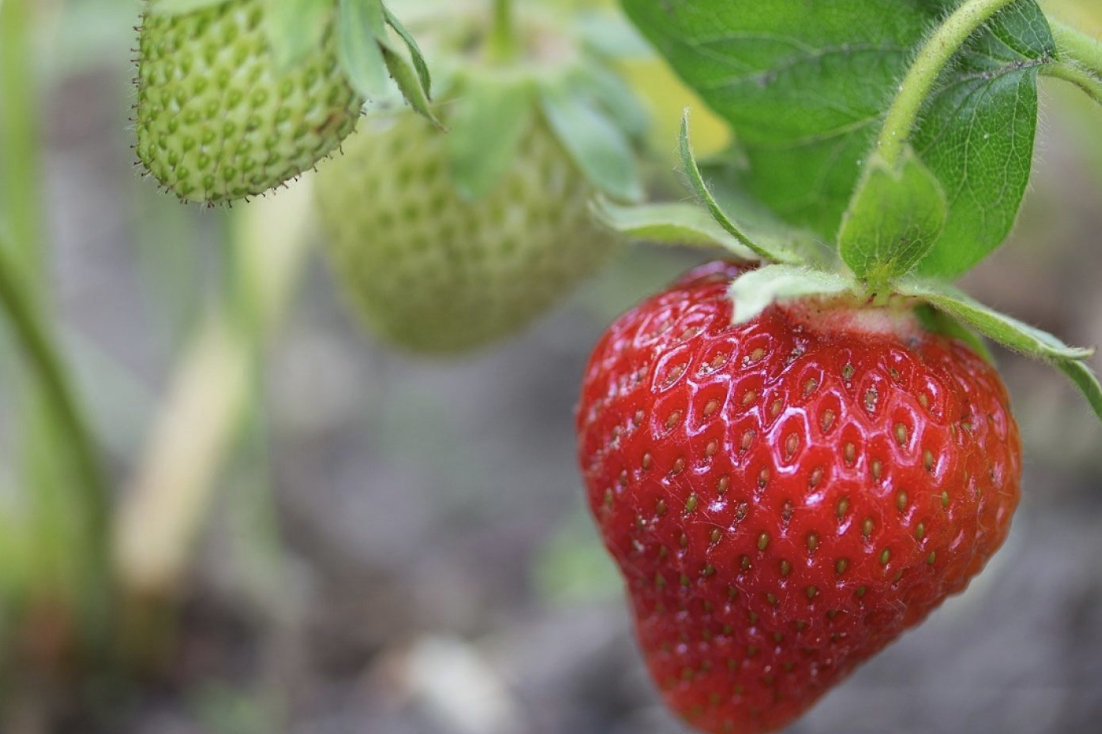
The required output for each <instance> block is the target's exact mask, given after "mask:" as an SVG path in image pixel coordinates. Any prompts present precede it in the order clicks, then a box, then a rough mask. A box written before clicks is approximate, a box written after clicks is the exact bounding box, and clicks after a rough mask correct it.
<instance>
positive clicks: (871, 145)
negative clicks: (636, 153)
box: [598, 0, 1102, 418]
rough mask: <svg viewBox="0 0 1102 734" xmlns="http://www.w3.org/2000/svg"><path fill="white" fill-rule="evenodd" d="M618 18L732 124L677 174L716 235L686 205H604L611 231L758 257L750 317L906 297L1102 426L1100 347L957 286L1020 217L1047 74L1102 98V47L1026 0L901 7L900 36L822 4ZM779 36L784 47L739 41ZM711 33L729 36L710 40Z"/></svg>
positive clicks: (684, 143)
mask: <svg viewBox="0 0 1102 734" xmlns="http://www.w3.org/2000/svg"><path fill="white" fill-rule="evenodd" d="M624 5H625V8H626V9H627V11H628V13H629V15H631V17H632V19H633V20H634V21H635V22H636V24H637V25H638V26H639V27H640V29H641V30H643V32H644V33H645V34H646V35H647V36H648V38H649V40H651V42H652V43H654V44H655V45H656V46H657V47H658V49H659V50H660V51H661V52H662V53H663V54H664V55H665V56H666V57H667V58H668V59H669V60H670V62H671V63H672V64H673V66H674V67H675V68H676V69H677V70H678V72H679V73H680V74H681V75H682V77H683V78H685V79H686V81H688V82H689V83H690V85H691V86H693V87H694V88H695V89H696V91H697V92H699V93H700V94H701V95H702V96H703V97H704V98H705V100H706V101H707V102H708V103H709V104H710V105H711V106H712V107H713V108H714V109H715V110H716V111H717V112H719V113H720V114H721V115H722V116H723V117H725V118H726V119H727V121H728V122H729V123H731V125H732V127H733V129H734V132H735V134H736V135H737V137H738V144H737V145H736V149H735V150H734V151H732V153H733V155H731V154H728V155H726V156H725V159H724V160H719V161H713V162H710V163H707V164H705V165H703V166H702V165H701V164H700V163H698V161H696V160H695V158H694V156H693V153H692V149H691V145H690V143H689V134H688V120H687V116H686V120H685V123H684V124H683V126H682V134H681V149H682V160H683V164H684V165H683V167H684V172H685V175H686V178H687V180H688V183H689V185H690V187H691V189H692V190H693V191H694V192H695V194H696V195H697V198H698V199H699V200H700V202H701V203H702V204H703V207H704V209H705V210H706V211H707V214H708V215H709V216H710V218H711V220H712V223H711V224H707V223H704V222H703V221H702V214H703V213H704V212H702V211H701V209H700V208H699V207H691V206H689V205H684V204H648V205H644V206H642V207H622V206H615V205H610V204H608V203H607V202H604V203H599V204H598V212H599V214H600V216H601V218H602V220H603V221H604V222H605V223H606V224H607V225H608V226H611V227H613V228H615V229H617V230H619V231H621V232H624V233H627V234H629V235H631V236H634V237H637V238H645V239H648V240H659V241H663V242H670V243H674V242H677V241H680V242H682V243H685V244H690V245H695V246H700V245H710V246H716V247H719V248H721V249H723V250H724V251H725V252H726V253H727V254H728V256H729V257H733V258H734V259H737V260H741V261H747V262H758V263H762V265H761V266H760V267H758V268H757V269H755V270H751V271H749V272H747V273H746V274H744V275H743V276H741V277H739V278H738V279H737V280H736V281H735V282H734V283H733V284H732V286H731V297H732V299H733V300H734V302H735V306H736V308H735V318H736V319H737V320H739V321H746V320H749V319H752V318H754V317H756V316H757V315H758V314H760V313H761V312H762V311H763V310H764V309H765V308H768V307H769V306H770V305H771V304H773V303H777V302H783V301H790V300H801V299H807V298H822V299H827V300H832V301H837V300H838V299H841V301H849V302H851V303H855V304H859V307H870V308H882V307H884V306H886V305H887V304H889V303H895V304H898V303H899V302H903V303H906V304H910V305H909V308H911V309H914V310H916V311H918V312H921V313H923V314H925V315H926V316H927V318H925V319H924V321H925V323H926V324H927V325H928V326H929V327H930V328H935V329H937V330H938V331H942V332H945V333H951V334H953V335H955V336H958V337H961V338H965V339H966V340H968V341H971V342H972V343H973V344H980V343H981V342H980V341H979V339H978V338H977V337H976V336H975V335H981V336H982V337H986V338H988V339H991V340H993V341H995V342H998V343H999V344H1001V345H1003V346H1004V347H1006V348H1008V349H1011V350H1014V351H1017V352H1020V353H1022V354H1025V355H1028V356H1031V357H1035V358H1038V359H1041V360H1043V361H1047V362H1049V363H1050V364H1052V365H1053V366H1055V367H1057V368H1058V369H1060V370H1061V371H1062V372H1064V373H1065V374H1066V375H1067V376H1068V377H1069V378H1070V379H1072V381H1073V382H1074V383H1075V385H1076V386H1077V387H1078V388H1079V389H1080V391H1081V392H1082V393H1083V394H1084V396H1085V397H1086V398H1087V400H1088V402H1089V403H1090V405H1091V406H1092V408H1093V409H1094V410H1095V411H1096V412H1097V413H1098V415H1099V417H1100V418H1102V386H1100V384H1099V381H1098V379H1097V377H1096V376H1095V375H1094V374H1093V372H1092V371H1091V369H1090V368H1089V366H1088V364H1087V361H1086V360H1088V359H1089V358H1091V356H1092V355H1093V353H1094V352H1093V350H1087V349H1080V348H1075V347H1070V346H1068V345H1066V344H1064V343H1063V342H1062V341H1060V340H1059V339H1057V338H1056V337H1054V336H1052V335H1051V334H1047V333H1045V332H1043V331H1040V330H1038V329H1035V328H1034V327H1032V326H1030V325H1028V324H1025V323H1022V322H1021V321H1018V320H1016V319H1014V318H1012V317H1010V316H1006V315H1005V314H1001V313H999V312H997V311H995V310H993V309H990V308H988V307H986V306H984V305H983V304H980V303H978V302H976V301H975V300H973V299H971V298H969V297H968V296H966V295H965V294H964V293H962V292H961V291H959V290H958V289H956V288H954V287H952V286H950V285H949V284H948V281H950V280H952V279H955V278H956V277H957V276H959V275H961V274H962V273H963V272H965V271H966V270H967V269H969V268H970V267H972V266H973V265H974V264H976V263H977V262H979V260H981V259H982V258H983V257H985V256H986V255H987V254H988V253H990V252H991V251H993V250H994V249H995V248H996V247H997V246H998V245H999V244H1001V242H1002V241H1003V239H1004V238H1005V237H1006V235H1007V233H1008V232H1009V229H1010V227H1011V226H1012V225H1013V223H1014V220H1015V218H1016V216H1017V212H1018V208H1019V206H1020V202H1021V198H1022V195H1023V193H1024V190H1025V186H1026V184H1027V182H1028V179H1029V173H1030V165H1031V162H1032V152H1033V143H1034V134H1035V131H1036V127H1037V115H1038V109H1037V91H1036V79H1037V77H1038V75H1039V74H1042V73H1044V74H1048V75H1052V76H1056V77H1059V78H1064V79H1066V80H1068V81H1072V82H1074V83H1076V84H1077V85H1078V86H1079V87H1080V88H1082V89H1084V90H1086V91H1088V93H1091V90H1093V89H1095V88H1096V87H1097V88H1098V90H1099V91H1102V44H1099V43H1098V42H1097V41H1094V40H1093V39H1090V38H1088V37H1084V36H1083V35H1082V34H1079V33H1078V32H1075V31H1072V30H1069V29H1067V28H1065V27H1061V26H1059V25H1057V26H1056V27H1055V30H1050V27H1049V25H1048V23H1047V21H1046V19H1045V17H1044V15H1043V14H1042V13H1041V11H1040V9H1039V8H1038V6H1037V5H1036V4H1035V3H1034V2H1032V1H1031V0H967V1H965V2H948V0H946V2H934V3H927V4H926V5H928V6H930V8H929V10H927V9H926V7H925V6H923V4H911V3H907V4H902V5H901V7H900V8H898V9H897V11H898V12H897V13H896V14H895V15H894V16H893V17H892V19H891V22H890V23H889V19H888V18H886V17H883V18H882V17H878V15H877V14H876V13H872V12H871V11H869V9H868V4H867V3H861V2H858V1H857V0H852V1H851V0H840V1H839V2H838V3H832V4H831V5H830V7H829V9H828V8H826V7H820V6H817V5H813V6H808V5H807V4H806V3H801V2H797V1H796V0H777V2H775V3H772V4H769V7H764V6H754V7H750V6H744V5H736V4H723V5H721V4H719V3H711V2H706V3H703V4H702V6H701V7H699V8H693V7H685V6H677V7H674V8H671V9H668V10H666V11H659V10H656V9H655V8H654V7H652V6H651V5H649V4H646V3H644V2H643V0H624ZM916 5H917V6H916ZM934 6H938V7H937V8H935V7H934ZM938 10H944V11H946V12H944V13H940V12H936V11H938ZM927 13H929V17H927ZM850 15H852V18H850V17H849V16H850ZM847 18H848V20H847ZM858 21H860V22H858ZM931 22H935V25H934V27H933V30H932V32H931V31H930V27H931V25H930V24H931ZM863 35H868V36H869V37H868V38H864V37H863ZM774 36H775V37H776V38H777V39H778V44H777V46H775V47H774V46H770V45H769V44H758V45H757V46H754V45H753V44H750V43H747V44H746V45H745V46H743V45H741V44H742V42H741V41H740V40H739V39H740V38H742V37H746V38H753V39H760V38H762V37H774ZM719 37H722V38H724V39H728V40H727V41H725V43H724V44H716V43H715V42H714V41H712V40H709V39H715V38H719ZM832 55H836V56H837V57H838V58H837V59H832V60H831V63H830V64H827V63H826V62H825V60H824V58H825V57H827V56H832ZM863 55H864V56H866V57H867V58H866V59H865V60H864V61H862V60H861V57H862V56H863ZM873 64H874V65H873ZM885 69H889V70H890V71H891V73H890V74H889V75H884V76H881V74H882V72H883V71H884V70H885ZM858 78H860V79H861V88H860V89H855V88H854V86H853V85H854V81H855V79H858ZM899 80H902V81H899ZM870 90H871V91H872V92H875V93H870ZM733 161H734V162H733ZM996 184H997V185H996ZM721 202H722V204H721ZM716 225H718V227H717V226H716Z"/></svg>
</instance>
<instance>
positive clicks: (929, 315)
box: [915, 303, 995, 364]
mask: <svg viewBox="0 0 1102 734" xmlns="http://www.w3.org/2000/svg"><path fill="white" fill-rule="evenodd" d="M915 313H916V314H917V315H918V318H919V319H920V320H921V321H922V325H923V326H925V327H926V328H927V329H928V330H929V331H932V332H934V333H935V334H943V335H945V336H951V337H953V338H954V339H959V340H960V341H962V342H964V343H965V344H967V345H968V346H970V347H972V349H973V351H975V352H976V354H978V355H980V356H981V357H983V358H984V359H985V360H987V361H988V362H990V363H991V364H994V363H995V356H994V355H993V354H991V350H990V349H989V348H988V346H987V342H985V341H984V340H983V337H981V336H980V335H979V334H977V333H976V332H974V331H972V330H971V329H969V328H968V327H967V326H965V325H964V324H962V323H961V322H960V321H959V320H958V319H955V318H953V317H952V316H950V315H949V314H947V313H945V312H944V311H938V310H937V309H936V308H934V307H933V306H931V305H930V304H928V303H924V304H922V305H921V306H919V307H918V308H916V309H915Z"/></svg>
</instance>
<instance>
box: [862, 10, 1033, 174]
mask: <svg viewBox="0 0 1102 734" xmlns="http://www.w3.org/2000/svg"><path fill="white" fill-rule="evenodd" d="M1017 1H1018V0H968V2H966V3H964V5H962V6H961V7H960V8H959V9H957V11H956V12H954V13H953V14H952V15H950V16H949V17H948V18H947V19H946V20H945V22H944V23H942V24H941V26H940V27H939V28H938V29H937V31H936V32H935V33H934V34H933V35H932V36H931V37H930V39H929V40H928V41H927V42H926V45H925V46H924V47H923V49H922V51H921V52H920V53H919V55H918V58H917V59H915V62H914V64H913V65H912V66H911V69H910V71H908V72H907V76H906V77H905V78H904V79H903V83H902V84H901V85H900V87H899V94H898V95H897V96H896V98H895V101H894V102H893V103H892V106H891V108H890V109H889V110H888V115H887V117H886V118H885V120H884V127H883V129H882V130H881V131H880V138H879V140H878V141H877V143H876V149H877V151H878V152H879V153H880V156H881V157H882V158H883V159H884V160H885V161H887V162H888V163H889V164H891V165H893V166H894V165H896V164H898V163H899V162H900V160H901V159H902V156H903V152H904V151H905V150H906V147H907V143H908V141H909V140H910V137H911V133H912V132H913V131H914V127H915V124H916V122H917V120H918V115H919V112H920V111H921V109H922V105H923V104H924V103H925V102H926V99H927V98H928V97H929V96H930V93H931V92H932V91H933V89H934V85H935V84H936V83H937V79H938V77H939V76H940V75H941V72H942V71H943V70H944V69H945V67H946V66H947V65H948V64H949V61H950V60H951V59H952V58H953V56H954V55H955V54H956V53H957V51H958V50H960V47H961V46H963V45H964V43H965V41H967V40H968V38H969V37H971V35H972V34H973V33H975V32H976V31H977V30H979V29H980V28H981V27H983V25H984V24H985V23H987V21H989V20H990V19H991V18H992V17H993V16H994V15H995V14H996V13H998V12H999V11H1001V10H1003V9H1004V8H1007V7H1009V6H1010V5H1013V4H1014V3H1015V2H1017Z"/></svg>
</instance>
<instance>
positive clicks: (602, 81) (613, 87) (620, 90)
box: [567, 63, 650, 140]
mask: <svg viewBox="0 0 1102 734" xmlns="http://www.w3.org/2000/svg"><path fill="white" fill-rule="evenodd" d="M567 84H568V85H570V86H571V88H573V89H576V90H579V91H583V92H585V93H587V94H588V95H589V96H590V98H591V100H592V101H594V102H596V103H597V104H598V105H599V106H600V107H601V109H602V110H603V111H604V112H605V113H607V114H608V115H609V117H611V118H612V119H613V120H614V121H615V122H616V124H617V125H618V126H619V127H620V129H621V130H623V131H624V132H625V133H627V135H628V136H629V137H630V138H632V139H634V140H642V139H643V138H644V136H645V135H646V134H647V129H648V128H649V127H650V115H649V114H648V113H647V109H646V108H645V107H644V106H643V104H642V103H641V102H640V101H639V98H638V97H637V96H636V95H635V92H634V91H633V90H632V88H631V86H630V85H629V84H628V83H627V82H626V81H624V79H623V78H621V77H620V76H619V75H618V74H616V73H615V72H613V71H611V70H610V69H608V68H607V67H605V66H601V65H598V64H595V63H589V64H582V65H580V66H579V67H578V68H577V70H576V73H575V74H574V75H572V76H571V78H570V79H569V80H568V82H567Z"/></svg>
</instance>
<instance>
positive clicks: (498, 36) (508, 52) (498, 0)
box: [489, 0, 517, 62]
mask: <svg viewBox="0 0 1102 734" xmlns="http://www.w3.org/2000/svg"><path fill="white" fill-rule="evenodd" d="M493 4H494V5H493V12H494V17H493V25H492V26H491V27H490V48H489V53H490V58H491V59H493V60H494V61H497V62H506V61H510V60H511V59H512V58H513V57H514V56H515V55H516V52H517V41H516V29H515V27H514V25H513V2H512V0H493Z"/></svg>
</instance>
